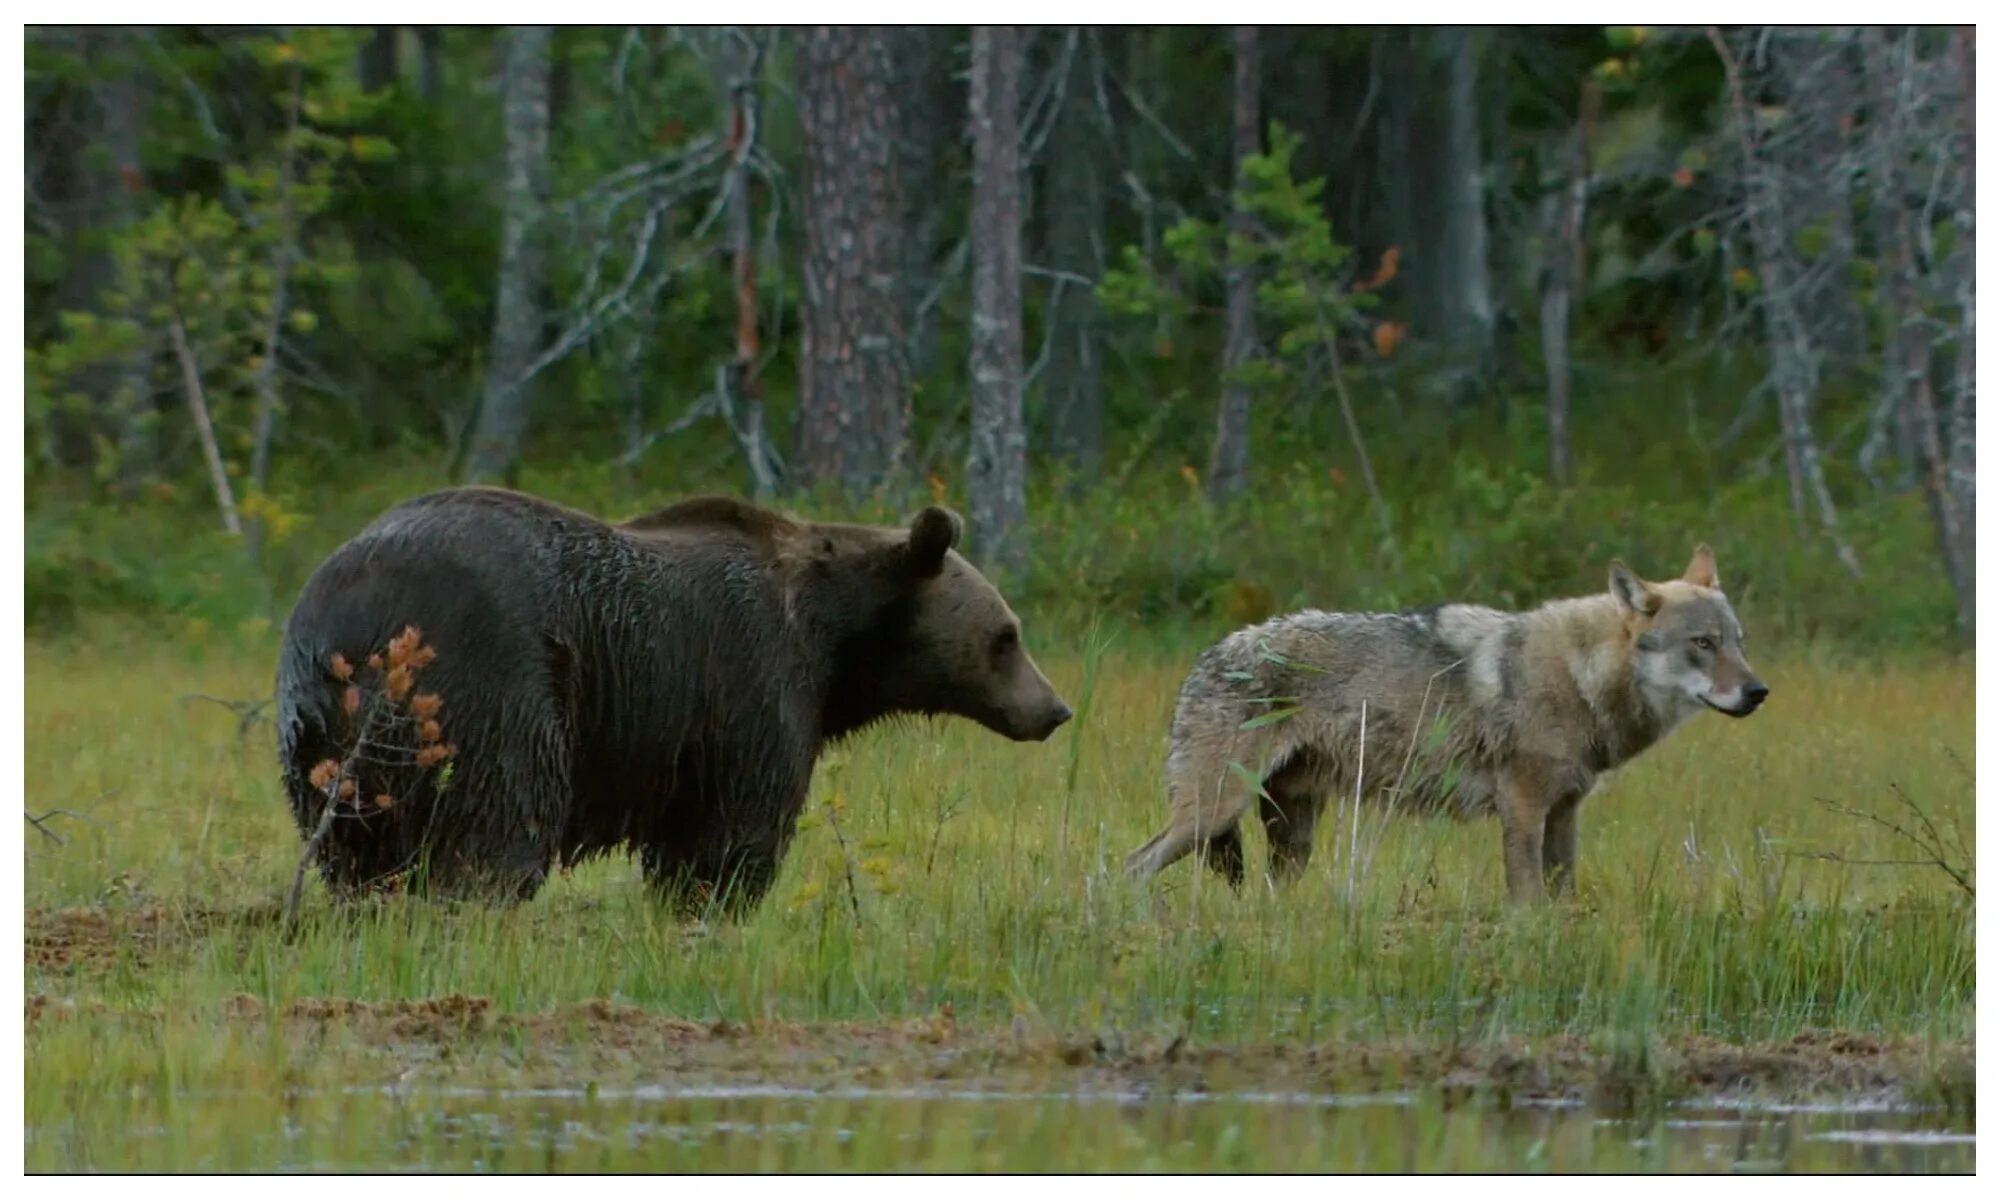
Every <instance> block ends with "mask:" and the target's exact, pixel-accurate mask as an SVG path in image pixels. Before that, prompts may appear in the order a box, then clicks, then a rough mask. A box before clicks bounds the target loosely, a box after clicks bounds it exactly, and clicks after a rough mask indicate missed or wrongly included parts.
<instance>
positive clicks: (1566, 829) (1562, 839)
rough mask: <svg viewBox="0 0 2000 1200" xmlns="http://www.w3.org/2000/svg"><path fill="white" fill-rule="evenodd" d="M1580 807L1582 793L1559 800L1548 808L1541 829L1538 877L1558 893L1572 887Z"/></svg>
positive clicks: (1568, 890) (1574, 880)
mask: <svg viewBox="0 0 2000 1200" xmlns="http://www.w3.org/2000/svg"><path fill="white" fill-rule="evenodd" d="M1582 808H1583V797H1582V796H1570V797H1567V798H1565V799H1563V800H1562V801H1560V802H1558V803H1557V804H1556V806H1555V807H1554V808H1552V809H1550V810H1549V817H1548V821H1547V823H1546V824H1545V825H1544V826H1543V829H1542V876H1543V878H1544V879H1545V880H1546V881H1547V884H1548V888H1549V890H1550V891H1551V892H1552V893H1554V894H1555V895H1558V896H1563V895H1568V894H1569V893H1570V892H1572V891H1574V890H1575V888H1576V825H1577V820H1576V818H1577V813H1578V812H1580V811H1581V810H1582Z"/></svg>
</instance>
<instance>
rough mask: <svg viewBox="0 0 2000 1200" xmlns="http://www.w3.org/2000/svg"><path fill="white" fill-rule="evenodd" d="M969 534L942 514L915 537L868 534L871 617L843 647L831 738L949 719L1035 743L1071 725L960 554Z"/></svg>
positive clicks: (924, 522) (983, 581) (932, 514)
mask: <svg viewBox="0 0 2000 1200" xmlns="http://www.w3.org/2000/svg"><path fill="white" fill-rule="evenodd" d="M963 528H964V526H963V523H962V522H961V521H960V520H959V518H958V514H956V513H954V512H952V511H950V510H949V509H944V508H935V507H933V508H926V509H925V510H924V511H923V512H921V513H919V514H917V517H916V519H915V520H914V521H912V522H911V523H910V527H909V529H908V530H907V531H905V530H901V529H882V530H869V531H868V532H869V534H871V535H872V536H871V537H870V538H868V542H869V543H872V544H869V545H868V546H867V547H866V549H865V550H864V551H863V552H862V553H863V554H864V556H865V558H866V560H867V561H868V562H869V566H870V569H869V570H868V571H867V575H868V576H869V577H870V583H871V586H870V588H869V591H870V592H871V593H872V595H871V596H870V597H869V600H868V603H867V608H868V610H869V612H868V616H867V618H866V619H865V621H864V622H862V624H861V626H860V628H859V630H858V632H857V634H856V635H855V636H852V637H850V638H848V639H846V642H845V644H844V645H843V646H842V647H841V650H840V654H839V661H838V663H837V665H836V668H835V678H834V683H833V688H832V694H831V696H830V697H829V704H828V712H827V719H826V725H827V732H828V734H830V735H832V736H838V735H840V734H842V733H845V732H847V731H848V730H850V729H853V728H856V727H858V726H860V725H864V724H866V723H868V722H869V721H872V720H874V719H876V718H878V717H881V716H886V715H888V714H890V713H917V714H940V715H942V714H949V715H953V716H960V717H968V718H970V719H972V720H974V721H977V722H979V723H980V724H981V725H984V726H986V727H987V728H988V729H991V730H992V731H993V732H995V733H998V734H1000V735H1002V736H1004V737H1009V738H1013V739H1014V740H1016V741H1023V742H1025V741H1041V740H1042V739H1044V738H1046V737H1048V736H1049V735H1050V734H1052V733H1054V732H1055V731H1056V730H1057V729H1058V728H1060V727H1061V726H1062V724H1063V722H1065V721H1067V720H1069V718H1070V708H1069V705H1067V704H1065V703H1063V700H1062V697H1061V696H1058V695H1056V690H1055V688H1054V687H1052V686H1050V684H1049V681H1048V680H1047V679H1046V678H1045V677H1043V675H1042V672H1041V670H1040V668H1038V667H1036V666H1035V660H1034V659H1033V658H1032V657H1031V656H1030V655H1029V654H1028V648H1027V647H1026V646H1025V645H1023V644H1022V642H1021V620H1020V618H1019V617H1017V616H1015V615H1014V610H1013V609H1011V608H1009V607H1008V606H1007V601H1006V599H1005V598H1004V597H1002V596H1001V595H1000V591H999V589H998V588H995V587H994V586H993V584H992V583H991V582H989V581H988V580H987V578H986V577H985V576H984V575H982V574H980V573H979V570H978V568H976V567H974V566H973V565H972V564H971V563H969V562H967V561H966V560H965V558H964V557H963V556H961V555H960V554H959V553H958V551H957V550H956V549H954V547H955V546H956V545H957V544H958V540H959V537H960V535H961V532H962V530H963ZM842 557H845V556H842Z"/></svg>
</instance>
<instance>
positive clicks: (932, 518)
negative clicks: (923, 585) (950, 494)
mask: <svg viewBox="0 0 2000 1200" xmlns="http://www.w3.org/2000/svg"><path fill="white" fill-rule="evenodd" d="M964 533H965V522H964V521H962V520H960V519H959V516H958V514H957V513H955V512H953V511H951V510H950V509H948V508H939V507H937V506H936V505H932V506H931V507H929V508H927V509H925V510H924V511H922V512H920V513H918V514H917V519H916V520H914V521H911V522H910V558H909V562H910V566H911V568H912V569H913V570H915V571H916V573H917V575H918V576H919V577H920V578H926V579H927V578H929V577H930V576H932V575H935V574H937V573H938V572H939V571H941V570H943V569H944V556H945V552H946V551H947V550H950V549H951V548H952V547H953V546H956V545H958V539H959V538H960V537H961V536H962V535H963V534H964Z"/></svg>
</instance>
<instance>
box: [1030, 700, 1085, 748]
mask: <svg viewBox="0 0 2000 1200" xmlns="http://www.w3.org/2000/svg"><path fill="white" fill-rule="evenodd" d="M1075 715H1076V714H1075V713H1073V712H1071V711H1070V708H1069V705H1067V704H1064V703H1063V702H1062V701H1061V700H1057V701H1056V704H1055V707H1054V708H1052V709H1050V710H1049V715H1048V716H1047V717H1046V718H1045V719H1044V720H1043V722H1042V731H1041V732H1040V733H1037V734H1036V735H1035V740H1036V741H1038V742H1045V741H1047V740H1048V739H1049V735H1050V734H1053V733H1054V732H1055V731H1056V730H1058V729H1061V728H1062V727H1063V726H1064V725H1067V724H1069V719H1070V718H1071V717H1073V716H1075Z"/></svg>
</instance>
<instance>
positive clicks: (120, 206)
mask: <svg viewBox="0 0 2000 1200" xmlns="http://www.w3.org/2000/svg"><path fill="white" fill-rule="evenodd" d="M144 32H145V31H144V30H130V31H124V32H123V33H122V35H119V36H120V37H121V40H122V42H123V44H124V47H125V51H126V53H128V54H133V55H134V56H135V58H136V48H137V43H138V40H139V38H140V37H141V36H143V34H144ZM104 117H105V142H106V145H107V146H108V147H109V149H110V151H111V157H112V162H113V167H112V171H111V176H112V177H111V178H110V179H109V180H107V181H106V183H107V185H108V188H109V191H110V194H111V195H112V196H113V197H114V199H113V201H112V205H113V209H112V211H113V213H114V216H115V219H116V221H117V223H119V224H123V223H125V222H127V221H130V220H132V219H133V218H134V216H135V214H136V205H135V204H134V203H133V199H134V197H135V196H136V195H137V194H138V192H139V190H140V189H141V188H142V187H143V186H144V183H145V171H144V169H143V167H142V166H141V163H140V148H141V146H142V145H143V144H144V142H145V137H146V87H145V83H144V76H143V75H142V74H141V73H140V64H139V63H138V62H137V61H132V62H128V63H127V64H126V66H125V70H124V72H123V73H121V74H120V76H119V77H118V78H117V79H115V80H113V81H112V83H111V84H110V86H109V89H108V91H107V94H106V97H105V112H104ZM114 370H115V371H116V377H115V379H114V382H113V385H112V386H113V391H112V399H111V405H110V416H111V424H112V428H113V429H114V430H115V431H116V437H117V444H118V480H119V483H120V485H121V486H122V487H123V488H125V489H126V490H128V491H129V490H130V489H131V488H132V487H134V486H135V485H136V484H137V483H138V482H139V481H140V480H142V479H144V478H145V477H146V476H148V475H150V474H152V472H153V470H154V468H155V466H156V465H157V462H158V458H159V442H158V424H159V422H158V420H157V419H156V417H155V415H154V411H153V380H152V355H151V354H150V353H149V352H145V351H141V352H139V353H137V354H134V355H133V356H132V357H130V358H128V359H125V360H123V361H121V362H120V363H118V364H117V366H116V367H115V368H114Z"/></svg>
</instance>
